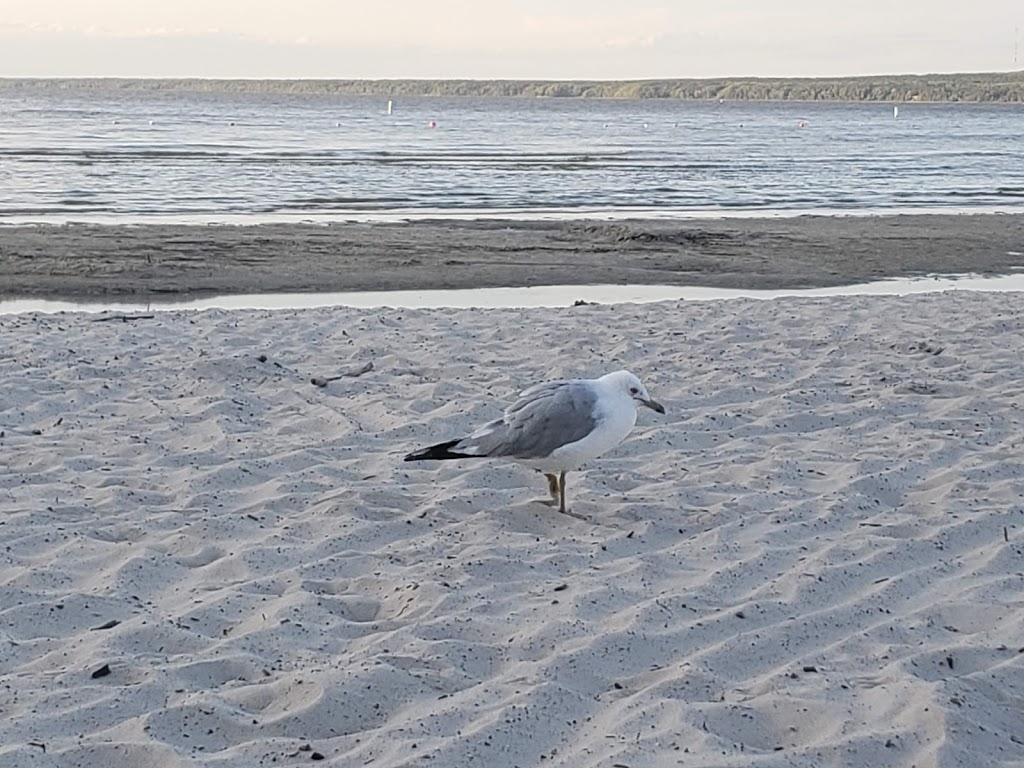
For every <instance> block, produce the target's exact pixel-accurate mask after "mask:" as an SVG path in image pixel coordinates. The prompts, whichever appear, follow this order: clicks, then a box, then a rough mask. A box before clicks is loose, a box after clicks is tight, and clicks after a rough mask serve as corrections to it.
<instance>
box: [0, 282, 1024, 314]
mask: <svg viewBox="0 0 1024 768" xmlns="http://www.w3.org/2000/svg"><path fill="white" fill-rule="evenodd" d="M950 290H969V291H1024V273H1022V274H1013V275H1002V276H998V277H981V276H978V275H938V276H934V277H925V278H899V279H893V280H878V281H875V282H871V283H858V284H855V285H844V286H831V287H828V288H806V289H783V290H770V291H758V290H743V289H737V288H703V287H696V286H677V285H545V286H534V287H529V288H472V289H460V290H442V291H361V292H355V293H277V294H251V295H235V296H215V297H212V298H205V299H196V300H192V301H181V302H159V303H158V302H150V303H146V302H71V301H49V300H42V299H13V300H9V301H0V314H16V313H22V312H156V311H167V310H181V309H186V310H202V309H303V308H313V307H357V308H364V309H369V308H374V307H401V308H423V307H453V308H470V307H489V308H495V307H564V306H567V305H571V304H573V303H574V302H576V301H587V302H596V303H599V304H631V303H636V304H644V303H649V302H654V301H676V300H686V301H713V300H717V299H736V298H749V299H777V298H782V297H786V296H804V297H815V296H849V295H892V296H902V295H906V294H911V293H931V292H937V291H950Z"/></svg>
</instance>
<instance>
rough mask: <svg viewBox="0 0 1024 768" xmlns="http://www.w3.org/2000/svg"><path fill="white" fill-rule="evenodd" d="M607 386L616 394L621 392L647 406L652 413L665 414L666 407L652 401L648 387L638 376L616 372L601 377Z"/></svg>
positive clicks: (627, 372) (626, 372)
mask: <svg viewBox="0 0 1024 768" xmlns="http://www.w3.org/2000/svg"><path fill="white" fill-rule="evenodd" d="M601 381H603V382H604V383H605V384H606V386H608V387H609V388H610V389H611V390H612V391H614V392H620V393H622V394H625V395H627V396H628V397H630V398H632V399H633V400H635V401H636V402H637V403H639V404H640V405H646V406H647V407H648V408H650V409H651V410H652V411H657V412H658V413H664V412H665V406H663V405H662V404H661V403H659V402H657V401H656V400H652V399H651V396H650V395H649V394H648V393H647V387H645V386H644V385H643V382H641V381H640V379H638V378H637V377H636V376H634V375H633V374H632V373H630V372H629V371H615V372H614V373H608V374H605V375H604V376H602V377H601Z"/></svg>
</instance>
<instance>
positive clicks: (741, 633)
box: [0, 293, 1024, 768]
mask: <svg viewBox="0 0 1024 768" xmlns="http://www.w3.org/2000/svg"><path fill="white" fill-rule="evenodd" d="M1022 308H1024V295H1021V294H1001V295H995V294H986V295H982V294H971V293H959V294H944V295H928V296H917V297H912V298H871V297H855V298H829V299H816V300H797V299H785V300H778V301H773V302H756V301H747V300H741V301H731V302H712V303H700V304H686V303H672V304H658V305H644V306H635V307H634V306H627V307H619V308H613V307H594V306H587V307H576V308H572V309H564V310H529V311H511V310H487V311H471V310H449V311H441V310H438V311H426V310H402V311H398V310H394V311H391V310H389V311H349V310H304V311H281V312H242V311H238V312H225V311H210V312H200V313H168V314H158V315H157V317H156V318H155V319H153V320H139V321H135V322H131V323H122V322H94V319H95V318H94V317H93V316H88V315H66V316H43V315H24V316H7V317H0V373H2V382H3V389H2V391H0V430H3V432H4V433H5V435H4V437H3V438H0V765H2V766H5V768H6V767H13V768H20V766H53V767H54V768H57V767H58V766H59V767H60V768H64V767H65V766H96V768H100V767H102V768H121V767H124V768H129V767H131V768H135V767H136V766H156V767H157V768H164V767H165V766H186V765H189V766H191V765H209V766H218V767H220V766H238V767H239V768H241V767H243V766H245V767H246V768H248V767H249V766H271V765H305V764H310V763H313V764H320V765H335V766H363V765H372V766H374V768H379V767H381V766H438V767H442V768H449V767H461V766H488V767H492V766H495V767H501V766H539V765H551V766H595V767H596V766H615V765H620V766H629V767H630V768H650V767H652V766H655V767H656V766H677V765H683V766H736V767H737V768H739V767H746V766H801V767H803V766H806V767H808V768H809V767H812V766H813V767H815V768H816V767H818V766H861V767H863V768H868V767H871V768H875V767H877V766H918V767H919V768H925V767H926V766H1019V765H1022V764H1024V653H1022V652H1021V651H1022V649H1024V575H1022V571H1024V426H1022V422H1024V309H1022ZM260 354H265V355H267V358H268V359H267V361H266V362H260V361H259V360H258V356H259V355H260ZM371 360H372V361H373V363H374V370H372V371H370V372H368V373H366V374H364V375H362V376H360V377H358V378H347V379H342V380H339V381H336V382H334V383H332V384H330V385H328V386H327V387H326V388H323V389H320V388H316V387H314V386H312V385H311V384H310V383H309V379H310V378H311V377H313V376H327V375H331V374H332V373H335V372H337V371H339V370H341V369H344V368H345V367H348V366H352V365H359V364H362V363H364V362H366V361H371ZM276 363H279V364H280V365H281V366H285V367H279V366H278V365H276ZM619 367H628V368H630V369H631V370H633V371H634V372H635V373H637V374H638V375H640V376H641V377H642V378H643V380H644V382H645V383H646V384H647V385H648V388H649V389H650V391H651V395H652V396H653V397H655V398H656V399H658V400H660V401H662V402H663V403H664V404H665V405H666V407H667V408H668V409H669V413H668V415H667V416H665V417H661V416H658V415H656V414H651V413H648V412H646V411H644V412H643V413H641V416H640V423H639V425H638V427H637V429H636V431H635V433H634V435H633V437H631V438H630V439H629V440H627V442H626V443H624V444H623V445H622V446H620V447H619V448H618V449H616V450H615V451H613V452H612V453H610V454H608V455H607V456H605V457H603V458H601V459H598V460H597V461H595V462H594V463H593V464H592V466H590V467H589V469H587V470H585V471H583V472H580V473H576V474H575V475H574V476H573V477H572V483H571V486H570V502H571V505H572V507H573V509H574V510H575V511H576V512H577V513H580V514H583V515H585V516H587V517H588V518H589V519H590V520H591V521H592V522H585V521H580V520H576V519H573V518H569V517H567V516H563V515H559V514H557V513H556V512H553V511H552V510H551V509H549V508H548V507H545V506H542V505H540V504H538V503H536V502H535V501H534V500H536V499H541V498H544V497H545V495H546V487H545V483H544V479H543V478H542V477H541V476H539V475H536V474H534V473H532V472H530V471H529V470H526V469H523V468H521V467H517V466H515V465H507V464H497V463H492V464H486V463H473V462H469V461H467V462H464V463H459V462H446V463H444V464H438V465H423V466H420V465H414V464H407V463H403V462H402V461H401V457H402V455H403V454H404V453H406V452H407V451H409V450H410V449H412V448H415V447H418V446H421V445H424V444H426V443H427V442H428V441H431V440H440V439H443V438H445V437H446V436H449V435H451V436H455V435H457V434H458V433H459V432H460V430H463V429H465V428H467V427H469V426H470V425H473V424H476V423H479V422H481V421H482V420H484V419H486V418H491V417H494V416H496V415H497V414H498V413H499V412H500V411H499V410H498V404H499V403H503V402H506V401H507V399H508V398H511V397H512V395H513V394H514V393H515V392H516V391H518V390H519V389H520V388H521V387H522V386H524V385H526V384H529V383H532V382H533V381H535V380H539V379H543V378H548V377H560V376H567V375H581V376H591V375H597V374H601V373H604V372H606V371H608V370H612V369H614V368H619ZM443 375H445V376H447V377H449V378H448V379H444V378H443V377H442V376H443ZM113 621H117V622H119V623H118V624H116V626H112V627H109V628H106V629H104V628H103V627H104V626H109V625H108V622H113ZM104 665H108V666H109V671H110V673H109V675H105V676H102V677H96V678H94V677H92V673H94V672H95V671H96V670H100V669H101V668H103V667H104ZM306 745H308V749H306V750H303V748H304V747H306ZM44 746H45V751H44ZM316 755H322V756H323V757H324V758H325V759H324V760H323V762H320V763H316V762H314V761H313V758H314V757H315V756H316Z"/></svg>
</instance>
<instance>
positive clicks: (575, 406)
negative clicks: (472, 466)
mask: <svg viewBox="0 0 1024 768" xmlns="http://www.w3.org/2000/svg"><path fill="white" fill-rule="evenodd" d="M641 405H643V406H646V407H648V408H650V409H652V410H654V411H657V412H658V413H662V414H663V413H665V408H664V406H662V404H661V403H658V402H656V401H654V400H652V399H651V396H650V395H649V394H648V393H647V388H646V387H645V386H644V385H643V384H642V383H641V382H640V379H638V378H637V377H636V376H634V375H633V374H632V373H630V372H629V371H615V372H614V373H608V374H605V375H604V376H602V377H600V378H598V379H563V380H559V381H550V382H547V383H544V384H537V385H536V386H533V387H530V388H529V389H526V390H524V391H523V392H521V393H519V399H518V400H516V401H515V402H514V403H513V404H512V405H510V406H509V407H508V408H506V409H505V415H504V416H503V417H502V418H500V419H495V420H494V421H491V422H488V423H487V424H484V425H483V426H482V427H480V428H479V429H477V430H476V431H475V432H473V433H472V434H470V435H467V436H466V437H459V438H456V439H454V440H448V441H446V442H443V443H438V444H437V445H432V446H430V447H428V448H423V449H421V450H418V451H414V452H413V453H410V454H409V455H408V456H406V457H405V460H406V461H445V460H448V459H470V458H488V459H511V460H512V461H516V462H518V463H520V464H523V465H525V466H527V467H530V468H532V469H536V470H537V471H539V472H543V473H544V475H545V477H547V480H548V491H549V492H550V494H551V502H550V504H551V505H552V506H554V505H555V504H556V503H557V504H558V511H559V512H562V513H565V512H566V509H565V475H566V473H567V472H571V471H574V470H577V469H579V468H580V467H581V466H583V464H585V463H586V462H587V461H589V460H590V459H596V458H597V457H598V456H600V455H602V454H603V453H606V452H607V451H610V450H611V449H612V448H614V447H615V446H617V445H618V444H619V443H621V442H622V441H623V440H625V439H626V437H627V436H628V435H629V432H630V430H632V429H633V426H634V425H635V424H636V414H637V408H638V407H639V406H641Z"/></svg>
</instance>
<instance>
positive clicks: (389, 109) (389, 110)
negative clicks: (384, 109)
mask: <svg viewBox="0 0 1024 768" xmlns="http://www.w3.org/2000/svg"><path fill="white" fill-rule="evenodd" d="M388 114H389V115H390V114H391V99H388Z"/></svg>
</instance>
